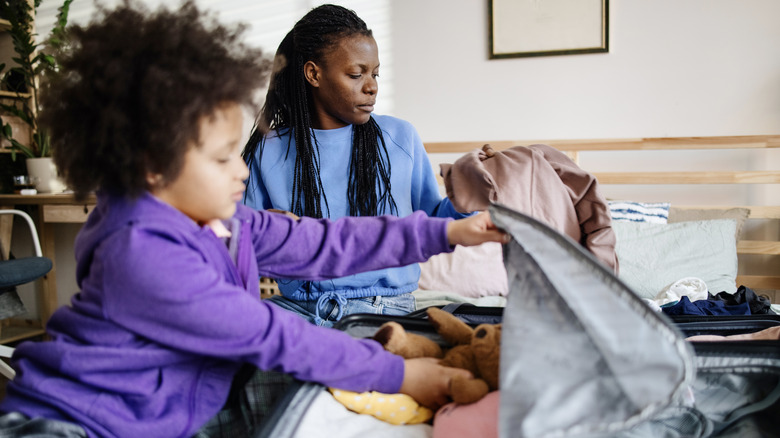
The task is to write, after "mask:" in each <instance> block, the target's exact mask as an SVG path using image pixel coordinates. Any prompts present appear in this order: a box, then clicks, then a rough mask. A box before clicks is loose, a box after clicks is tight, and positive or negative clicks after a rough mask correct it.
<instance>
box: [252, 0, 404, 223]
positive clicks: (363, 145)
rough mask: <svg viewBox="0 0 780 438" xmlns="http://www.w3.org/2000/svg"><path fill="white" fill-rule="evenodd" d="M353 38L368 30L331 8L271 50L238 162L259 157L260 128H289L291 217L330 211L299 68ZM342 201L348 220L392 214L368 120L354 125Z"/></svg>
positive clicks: (382, 154) (385, 163) (383, 157)
mask: <svg viewBox="0 0 780 438" xmlns="http://www.w3.org/2000/svg"><path fill="white" fill-rule="evenodd" d="M355 35H363V36H369V37H370V36H372V32H371V30H370V29H368V27H367V26H366V23H365V22H364V21H363V20H361V19H360V17H358V16H357V14H355V12H353V11H351V10H349V9H346V8H344V7H341V6H336V5H322V6H319V7H317V8H315V9H312V10H311V11H310V12H309V13H307V14H306V15H305V16H304V17H303V18H301V19H300V20H299V21H298V22H297V23H296V24H295V26H294V27H293V29H292V30H291V31H290V32H289V33H288V34H287V36H285V37H284V39H283V40H282V42H281V44H280V45H279V48H278V50H277V52H276V58H275V60H274V64H275V65H274V73H273V75H272V77H271V84H270V87H269V89H268V94H267V95H266V101H265V104H264V106H263V110H262V114H261V120H260V122H259V123H258V124H257V126H255V128H254V129H253V131H252V134H251V136H250V138H249V141H248V142H247V145H246V148H244V152H243V156H244V160H246V162H247V164H250V163H251V162H252V160H254V159H255V153H256V151H257V149H258V148H259V149H260V159H262V152H263V147H264V146H265V140H264V132H265V131H266V130H265V129H264V127H265V126H269V127H270V128H272V129H274V130H275V131H276V133H277V134H280V131H281V130H284V129H290V130H292V135H291V140H292V139H293V138H294V139H295V150H296V157H295V167H294V174H293V187H292V194H291V202H290V205H291V209H292V212H293V213H295V214H297V215H301V216H303V215H305V216H311V217H324V215H323V210H325V212H326V213H327V214H326V215H325V216H327V215H329V213H330V210H329V208H328V200H327V198H326V196H325V193H324V189H323V187H322V179H321V177H320V166H319V162H320V153H321V152H320V150H319V148H318V145H317V140H316V138H315V136H314V130H313V128H312V116H311V112H312V102H311V101H312V95H311V90H310V85H309V84H308V82H307V81H306V78H305V77H304V72H303V66H304V64H305V63H306V62H308V61H315V62H322V59H323V56H324V54H325V53H327V51H328V49H330V48H331V47H333V46H334V45H336V44H338V43H339V41H340V40H341V39H342V38H348V37H352V36H355ZM380 145H381V148H380ZM288 148H289V143H288ZM252 177H258V176H256V175H250V178H252ZM347 198H348V201H349V214H350V215H352V216H374V215H377V214H386V213H393V212H397V211H398V209H397V206H396V205H395V200H394V199H393V196H392V194H391V191H390V160H389V157H388V153H387V146H386V145H385V141H384V137H383V136H382V131H381V129H380V128H379V125H378V124H377V123H376V121H375V120H374V118H373V117H371V118H370V119H369V121H368V122H367V123H365V124H363V125H355V126H354V134H353V138H352V158H351V160H350V170H349V184H348V189H347ZM323 204H324V209H323Z"/></svg>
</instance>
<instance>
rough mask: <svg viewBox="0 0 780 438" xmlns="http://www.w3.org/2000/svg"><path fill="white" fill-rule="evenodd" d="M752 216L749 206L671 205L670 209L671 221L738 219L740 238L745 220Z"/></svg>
mask: <svg viewBox="0 0 780 438" xmlns="http://www.w3.org/2000/svg"><path fill="white" fill-rule="evenodd" d="M748 216H750V209H749V208H728V209H717V208H697V209H694V208H679V207H671V208H670V209H669V223H670V224H671V223H677V222H688V221H704V220H713V219H734V220H736V221H737V231H736V234H735V236H736V239H737V240H739V236H740V234H741V233H742V226H743V225H745V221H746V220H747V218H748Z"/></svg>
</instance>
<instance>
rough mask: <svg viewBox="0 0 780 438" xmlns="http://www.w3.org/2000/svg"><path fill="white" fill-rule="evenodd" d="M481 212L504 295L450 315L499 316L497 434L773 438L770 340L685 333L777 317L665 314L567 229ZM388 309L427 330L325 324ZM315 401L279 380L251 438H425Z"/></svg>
mask: <svg viewBox="0 0 780 438" xmlns="http://www.w3.org/2000/svg"><path fill="white" fill-rule="evenodd" d="M491 215H492V218H493V221H494V222H495V223H496V224H497V225H498V226H500V227H501V228H503V229H505V230H507V232H509V233H510V234H511V235H512V236H513V240H512V242H510V243H509V244H507V245H505V248H504V263H505V265H506V268H507V274H508V276H509V284H510V294H509V296H508V299H507V305H506V307H505V308H504V309H500V308H469V306H460V307H458V308H457V309H454V314H456V315H457V316H459V317H460V318H461V319H463V320H465V321H466V322H468V323H471V324H474V325H476V324H478V323H481V322H489V323H493V322H497V321H498V320H502V322H503V337H502V344H501V348H502V356H501V371H500V375H501V376H500V377H501V380H500V386H501V402H500V408H499V414H498V420H497V421H498V430H499V436H501V437H621V438H622V437H625V438H635V437H636V438H639V437H653V438H654V437H720V438H723V437H772V436H780V341H749V342H742V341H737V342H733V341H732V342H688V341H686V340H685V337H686V336H691V335H695V334H719V335H723V334H736V333H746V332H754V331H758V330H761V329H763V328H766V327H772V326H776V325H780V317H778V316H776V315H760V316H755V317H713V318H707V317H676V318H675V319H674V320H673V319H672V318H668V317H666V316H665V315H662V314H659V313H657V312H655V311H654V310H652V309H651V308H650V307H649V306H647V305H646V304H645V303H644V302H643V301H642V300H641V299H640V298H639V297H638V296H637V295H636V294H634V293H633V292H632V291H631V290H630V289H629V288H628V287H627V286H626V285H625V284H623V283H622V282H621V281H620V280H619V279H618V278H617V277H616V276H615V275H614V274H613V273H612V272H610V271H608V270H606V269H604V268H603V267H602V265H601V264H600V263H599V262H597V261H596V260H595V259H594V258H593V257H592V256H591V255H590V254H589V253H587V252H586V251H584V250H583V249H582V248H581V247H580V246H579V245H578V244H576V243H575V242H573V241H571V240H570V239H569V238H568V237H565V236H563V235H561V234H559V233H557V232H555V231H554V230H552V229H550V228H549V227H547V226H546V225H544V224H542V223H540V222H538V221H536V220H534V219H533V218H530V217H528V216H525V215H523V214H520V213H517V212H514V211H512V210H509V209H507V208H504V207H502V206H498V205H494V206H492V207H491ZM389 319H392V320H395V321H398V322H400V323H401V324H402V325H404V327H405V328H406V329H407V330H408V331H412V332H415V333H419V334H423V335H425V336H429V337H431V338H433V339H437V336H438V335H437V334H436V333H435V331H434V330H433V328H432V327H431V325H430V324H428V322H427V321H426V320H425V319H422V318H421V315H419V314H418V315H410V316H408V317H385V316H377V315H351V316H349V317H347V318H344V320H342V322H341V324H340V325H339V327H340V328H341V329H342V330H345V331H346V332H347V333H350V334H351V335H352V336H355V337H368V336H372V335H373V333H374V332H375V331H376V329H377V328H378V327H379V326H380V325H381V324H382V323H384V322H385V321H387V320H389ZM438 340H439V341H440V342H443V341H441V340H440V339H438ZM328 397H329V393H328V392H327V391H326V390H325V388H323V387H321V386H319V385H316V384H311V383H306V384H303V383H300V384H295V385H293V387H292V388H291V389H290V391H288V393H287V394H286V396H285V399H284V400H282V402H281V403H280V404H279V405H278V407H277V409H276V411H275V412H274V413H273V415H272V416H271V418H269V419H268V421H267V422H266V425H265V427H264V428H263V429H262V431H261V432H260V433H259V434H258V436H259V437H274V438H288V437H289V438H293V437H306V438H310V437H317V436H322V437H352V436H361V437H367V436H371V437H375V436H387V437H390V436H393V437H395V436H398V437H407V436H409V437H418V436H419V437H425V436H430V426H427V425H417V426H390V425H387V426H389V427H379V426H378V425H377V423H376V422H379V420H375V419H373V417H370V416H368V415H359V414H352V415H347V416H346V417H338V418H332V417H331V416H332V415H333V414H332V412H333V411H326V410H325V409H326V408H325V407H323V406H325V405H324V404H323V403H327V402H325V400H328ZM330 398H331V399H332V397H330ZM339 408H340V409H342V410H346V409H345V408H343V406H339ZM350 414H351V413H350ZM359 422H364V426H358V427H355V428H353V427H350V426H351V425H350V423H353V424H355V423H359ZM380 423H381V422H380ZM425 427H428V430H426V429H424V428H425Z"/></svg>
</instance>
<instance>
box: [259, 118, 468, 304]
mask: <svg viewBox="0 0 780 438" xmlns="http://www.w3.org/2000/svg"><path fill="white" fill-rule="evenodd" d="M373 117H374V119H375V120H376V122H377V123H378V124H379V127H380V128H381V129H382V135H383V137H384V140H385V144H386V146H387V150H388V155H389V158H390V173H391V175H390V186H391V189H392V194H393V198H394V199H395V202H396V206H397V207H398V212H397V215H398V216H401V217H403V216H407V215H410V214H411V213H412V212H415V211H424V212H425V213H426V214H427V215H429V216H437V217H453V218H456V219H459V218H462V217H465V216H468V215H467V214H466V215H464V214H461V213H458V212H457V211H456V210H455V208H454V207H453V206H452V203H450V201H449V199H447V198H442V196H441V195H440V194H439V186H438V183H437V181H436V176H435V174H434V173H433V168H432V166H431V162H430V161H429V159H428V155H427V153H426V152H425V148H424V147H423V144H422V141H421V140H420V136H419V135H418V134H417V131H416V130H415V129H414V127H413V126H412V125H411V124H410V123H409V122H406V121H404V120H401V119H397V118H395V117H390V116H377V115H375V116H373ZM352 132H353V125H348V126H346V127H344V128H339V129H330V130H318V129H315V130H314V137H315V138H316V140H317V144H318V145H319V152H320V177H321V178H322V187H323V189H324V192H325V196H326V197H327V201H328V207H329V210H330V215H329V216H328V217H330V218H331V219H336V218H340V217H344V216H348V215H349V201H348V199H347V185H348V183H349V163H350V161H349V160H350V157H351V156H352ZM280 134H281V135H277V134H276V133H275V132H274V131H272V132H271V133H269V134H268V135H267V137H266V138H265V141H264V143H265V144H263V145H260V147H258V149H257V152H256V155H255V157H254V159H253V160H252V162H251V164H250V172H251V176H250V177H249V181H248V183H247V190H246V196H245V200H244V203H245V204H246V205H248V206H250V207H252V208H255V209H258V210H263V209H268V208H276V209H280V210H287V211H291V210H292V208H291V202H292V199H291V197H292V186H293V171H294V167H295V157H296V152H295V140H294V139H292V138H291V136H290V130H284V131H282V132H281V133H280ZM288 145H289V147H288ZM261 155H262V159H261ZM380 210H381V206H380ZM385 212H386V213H387V214H390V207H389V205H385ZM327 214H328V213H327V211H326V209H325V206H324V203H323V215H327ZM393 214H396V213H395V212H393ZM276 279H277V282H278V283H279V290H280V291H281V292H282V294H283V295H284V296H286V297H288V298H291V299H294V300H316V299H317V298H318V297H319V296H320V295H322V294H323V293H325V292H336V293H340V294H343V295H344V296H345V297H346V298H359V297H371V296H377V295H383V296H384V295H400V294H403V293H409V292H412V291H414V290H415V289H417V282H418V281H419V280H420V268H419V266H418V265H417V264H413V265H408V266H404V267H400V268H390V269H382V270H377V271H372V272H365V273H361V274H357V275H351V276H348V277H343V278H336V279H331V280H327V281H318V282H303V281H300V280H290V279H285V278H278V277H276Z"/></svg>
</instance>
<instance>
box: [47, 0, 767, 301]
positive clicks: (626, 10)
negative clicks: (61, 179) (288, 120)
mask: <svg viewBox="0 0 780 438" xmlns="http://www.w3.org/2000/svg"><path fill="white" fill-rule="evenodd" d="M147 2H148V3H150V4H155V5H156V4H158V3H160V1H152V0H148V1H147ZM111 3H112V4H113V3H115V2H111ZM162 3H166V4H172V5H176V4H178V1H165V2H162ZM198 3H199V4H207V5H208V7H209V8H223V9H224V11H221V12H220V17H222V18H223V19H224V20H229V21H233V20H245V21H250V22H251V23H253V24H252V28H251V29H250V35H249V38H250V40H251V41H253V42H255V43H257V44H260V45H263V46H266V50H268V52H269V53H271V52H273V51H274V50H275V48H276V45H277V44H278V41H280V40H281V38H282V37H283V36H284V34H285V33H286V31H287V30H289V28H290V27H291V26H292V24H293V23H294V22H295V21H296V20H297V18H299V17H300V16H301V15H302V14H303V13H305V11H307V10H308V9H309V8H310V7H311V6H312V5H316V4H319V3H322V2H318V1H307V0H298V1H294V2H291V1H275V0H222V1H213V0H202V1H199V2H198ZM334 3H339V4H344V5H345V6H348V7H351V8H353V9H355V10H356V11H357V13H358V14H359V15H360V16H361V17H362V18H364V19H365V20H366V21H367V23H368V25H369V27H371V28H373V29H374V31H375V34H376V37H377V41H378V44H379V48H380V61H381V63H382V68H381V76H380V77H381V79H380V81H381V82H380V84H381V85H380V86H381V88H380V102H379V104H378V105H377V111H378V112H382V113H385V114H392V115H395V116H398V117H401V118H404V119H407V120H409V121H411V122H412V123H413V124H414V125H415V126H416V127H417V129H418V131H419V132H420V134H421V136H422V138H423V140H424V141H472V140H473V141H482V140H507V139H516V140H523V139H528V140H532V139H566V138H626V137H665V136H717V135H750V134H780V25H778V21H777V17H780V1H777V0H612V1H611V2H610V30H609V39H610V41H609V47H610V51H609V53H603V54H587V55H567V56H551V57H537V58H515V59H502V60H488V53H487V51H488V17H487V5H488V3H487V1H486V0H464V1H458V2H453V1H451V0H381V1H380V0H352V1H335V2H334ZM91 4H92V2H91V1H90V0H76V2H75V3H74V5H73V6H72V8H73V10H74V20H75V21H76V22H84V21H86V18H87V17H88V16H89V13H91V8H92V6H91ZM58 5H59V1H55V0H44V2H43V4H42V7H41V8H42V9H41V11H42V13H44V15H45V13H47V12H46V10H48V11H49V12H48V14H49V15H51V14H53V13H56V6H58ZM274 8H282V9H276V10H280V11H282V12H280V13H279V15H278V17H277V16H276V15H273V16H269V14H272V13H271V12H269V11H273V10H275V9H274ZM236 11H240V13H236ZM40 25H41V28H40V30H41V33H42V34H44V33H45V32H46V31H47V30H46V26H47V24H46V18H45V17H42V19H41V21H40ZM778 152H780V150H777V149H776V150H773V151H761V152H758V153H757V154H754V155H753V156H752V157H750V158H748V159H747V161H744V162H739V163H736V164H737V165H739V166H741V167H744V168H745V169H760V168H769V167H767V166H771V168H774V169H777V168H780V155H779V154H778ZM454 158H456V157H450V156H445V157H434V162H435V163H437V162H441V161H452V159H454ZM583 159H584V160H586V161H587V164H583V166H584V167H586V168H588V169H589V170H593V171H597V170H610V171H615V170H620V169H621V168H623V167H625V166H656V167H660V168H668V167H672V168H673V167H674V166H675V165H677V164H676V163H675V161H677V162H679V161H680V160H683V161H688V162H690V161H694V162H699V163H701V165H702V166H704V167H705V168H712V169H720V170H723V169H729V170H732V169H733V168H734V166H735V163H734V162H733V158H732V156H731V155H730V154H729V153H728V152H724V153H722V154H720V153H718V154H709V153H707V154H706V155H704V154H703V153H701V152H695V151H694V152H691V153H689V154H686V155H675V156H674V157H670V156H669V155H665V154H664V153H663V152H660V153H658V154H657V158H656V159H655V160H654V161H653V162H651V163H648V162H646V161H641V162H639V163H632V162H630V160H629V159H626V161H622V160H621V161H615V160H614V159H613V158H612V157H605V156H603V155H601V156H599V155H596V156H595V157H594V158H591V159H586V158H585V157H583ZM610 190H614V191H612V192H610V193H608V195H610V194H611V195H612V196H613V197H624V196H623V194H622V193H621V192H620V188H615V189H610ZM778 192H780V191H778V190H776V187H757V188H750V189H747V188H742V189H736V190H731V191H730V192H722V191H720V190H713V189H710V188H702V193H701V196H702V197H703V198H707V197H709V198H711V201H710V202H711V203H715V204H717V203H728V204H740V203H742V204H748V205H749V204H761V203H773V204H780V199H779V197H780V193H778ZM656 193H657V194H656V195H655V196H657V197H659V198H661V200H673V198H674V196H675V188H674V187H665V188H662V189H658V190H656ZM632 194H633V193H627V194H626V196H630V195H632ZM773 232H775V233H776V232H777V230H774V231H773ZM58 234H60V235H58V241H57V245H59V249H58V254H57V260H58V262H60V263H59V264H58V272H57V283H58V290H59V291H60V302H61V303H65V302H67V300H68V298H67V297H68V296H69V293H71V292H74V291H76V290H77V288H76V285H75V281H74V280H73V275H74V274H73V272H74V270H75V268H74V266H73V261H72V257H71V258H68V257H61V254H62V253H63V251H65V253H66V255H67V254H70V252H67V249H64V248H63V246H66V245H67V243H68V241H69V240H71V239H72V238H73V236H74V232H73V230H72V228H68V227H65V226H63V227H62V232H61V233H58ZM60 237H61V239H60ZM64 239H67V240H68V241H65V242H63V240H64Z"/></svg>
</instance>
